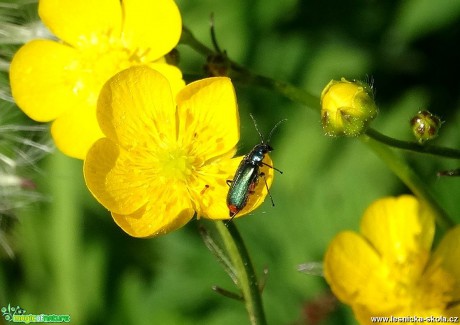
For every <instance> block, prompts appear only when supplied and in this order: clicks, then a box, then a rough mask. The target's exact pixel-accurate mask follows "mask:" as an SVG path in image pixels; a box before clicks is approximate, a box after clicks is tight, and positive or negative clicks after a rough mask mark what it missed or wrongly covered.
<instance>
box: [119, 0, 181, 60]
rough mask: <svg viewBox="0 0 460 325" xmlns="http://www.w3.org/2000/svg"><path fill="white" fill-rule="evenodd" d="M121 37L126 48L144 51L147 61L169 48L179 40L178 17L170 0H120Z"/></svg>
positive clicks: (165, 52) (162, 53) (166, 51)
mask: <svg viewBox="0 0 460 325" xmlns="http://www.w3.org/2000/svg"><path fill="white" fill-rule="evenodd" d="M122 6H123V12H124V15H125V17H124V22H123V34H122V40H123V41H124V44H126V47H128V48H131V49H139V50H140V51H145V50H146V49H148V53H146V54H145V55H146V56H148V57H149V58H150V60H152V61H153V60H156V59H158V58H159V57H161V56H163V55H165V54H167V53H168V52H169V51H171V50H172V49H173V48H174V47H175V46H176V45H177V43H178V42H179V38H180V34H181V30H182V20H181V16H180V13H179V9H178V8H177V6H176V4H175V2H174V1H172V0H155V1H152V0H124V1H122Z"/></svg>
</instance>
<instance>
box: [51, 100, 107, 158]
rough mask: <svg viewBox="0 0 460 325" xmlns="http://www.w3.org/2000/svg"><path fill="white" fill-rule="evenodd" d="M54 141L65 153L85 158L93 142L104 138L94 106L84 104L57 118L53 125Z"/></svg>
mask: <svg viewBox="0 0 460 325" xmlns="http://www.w3.org/2000/svg"><path fill="white" fill-rule="evenodd" d="M51 135H52V136H53V139H54V143H55V144H56V146H57V147H58V148H59V150H61V151H62V152H63V153H64V154H66V155H68V156H70V157H74V158H78V159H85V156H86V153H87V152H88V150H89V148H90V147H91V146H92V145H93V143H94V142H95V141H96V140H97V139H100V138H102V137H103V136H104V135H103V134H102V131H101V129H100V128H99V125H98V123H97V120H96V112H95V107H94V106H89V105H82V106H80V107H79V109H78V110H70V111H68V112H67V113H66V114H64V115H62V116H60V117H59V118H57V119H56V120H55V121H54V122H53V124H52V127H51Z"/></svg>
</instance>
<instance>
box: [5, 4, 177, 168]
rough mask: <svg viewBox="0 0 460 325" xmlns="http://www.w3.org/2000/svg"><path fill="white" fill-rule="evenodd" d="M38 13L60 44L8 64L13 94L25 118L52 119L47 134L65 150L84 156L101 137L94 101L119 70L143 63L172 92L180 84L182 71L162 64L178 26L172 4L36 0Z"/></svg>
mask: <svg viewBox="0 0 460 325" xmlns="http://www.w3.org/2000/svg"><path fill="white" fill-rule="evenodd" d="M38 11H39V15H40V18H41V19H42V21H43V23H44V24H45V25H46V26H47V27H48V28H49V29H50V30H51V31H52V32H53V34H54V35H56V37H57V38H58V39H59V40H58V41H52V40H34V41H31V42H29V43H27V44H25V45H24V46H23V47H21V48H20V49H19V51H18V52H17V53H16V54H15V56H14V57H13V60H12V62H11V67H10V83H11V91H12V94H13V97H14V99H15V101H16V103H17V105H18V106H19V107H20V108H21V109H22V110H23V111H24V112H25V113H26V114H27V115H28V116H29V117H30V118H32V119H34V120H36V121H40V122H48V121H53V120H54V122H53V125H52V128H51V133H52V136H53V139H54V141H55V143H56V145H57V147H58V148H59V149H60V150H61V151H62V152H63V153H65V154H67V155H69V156H72V157H76V158H80V159H84V157H85V155H86V152H87V151H88V149H89V147H90V146H91V145H92V144H93V143H94V141H96V140H97V139H99V138H101V137H102V136H103V134H102V132H101V130H100V129H99V127H98V124H97V120H96V114H95V111H96V102H97V97H98V95H99V91H100V90H101V87H102V85H103V84H104V83H105V82H106V81H107V80H108V79H109V78H110V77H112V76H113V75H114V74H116V73H117V72H119V71H121V70H124V69H126V68H128V67H130V66H135V65H143V64H144V65H148V66H150V67H152V68H154V69H156V70H158V71H160V72H161V73H163V74H164V75H165V76H166V77H167V78H168V79H170V82H171V83H172V85H173V88H176V89H177V90H178V89H180V88H181V87H183V85H184V83H183V81H182V74H181V72H180V70H179V69H177V68H176V67H173V66H171V65H168V64H166V63H165V59H164V55H165V54H167V53H168V52H169V51H170V50H171V49H173V48H174V46H176V44H177V43H178V41H179V38H180V33H181V28H182V23H181V17H180V13H179V10H178V8H177V6H176V4H175V3H174V1H173V0H155V1H152V0H122V1H120V0H99V1H90V0H78V1H74V0H41V1H40V2H39V7H38Z"/></svg>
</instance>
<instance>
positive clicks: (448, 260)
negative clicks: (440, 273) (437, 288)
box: [432, 225, 460, 316]
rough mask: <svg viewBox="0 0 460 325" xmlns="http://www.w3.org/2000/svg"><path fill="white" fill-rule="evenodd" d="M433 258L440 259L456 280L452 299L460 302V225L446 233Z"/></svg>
mask: <svg viewBox="0 0 460 325" xmlns="http://www.w3.org/2000/svg"><path fill="white" fill-rule="evenodd" d="M432 259H433V260H440V261H441V262H440V263H441V267H442V268H443V270H444V271H446V272H447V273H448V274H449V275H450V276H451V277H452V278H453V279H454V280H455V283H454V285H453V287H452V294H453V296H452V301H456V302H457V303H459V304H460V262H459V261H460V225H457V226H456V227H454V228H452V229H450V230H449V231H448V232H447V233H446V234H445V235H444V237H443V238H442V240H441V242H440V243H439V245H438V247H437V248H436V251H435V252H434V254H433V256H432ZM459 307H460V306H459ZM457 316H458V315H457Z"/></svg>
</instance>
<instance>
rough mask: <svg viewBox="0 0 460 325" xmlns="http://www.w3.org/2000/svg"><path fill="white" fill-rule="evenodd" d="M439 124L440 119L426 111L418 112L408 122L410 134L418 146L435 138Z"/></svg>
mask: <svg viewBox="0 0 460 325" xmlns="http://www.w3.org/2000/svg"><path fill="white" fill-rule="evenodd" d="M441 124H442V122H441V119H440V118H439V117H437V116H436V115H433V114H431V113H430V112H428V111H419V112H418V113H417V114H416V115H415V116H414V117H413V118H412V119H411V120H410V126H411V128H412V132H413V133H414V136H415V138H416V139H417V141H418V142H419V143H420V144H422V143H424V142H425V141H427V140H431V139H433V138H435V137H436V136H437V135H438V131H439V128H440V127H441Z"/></svg>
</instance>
